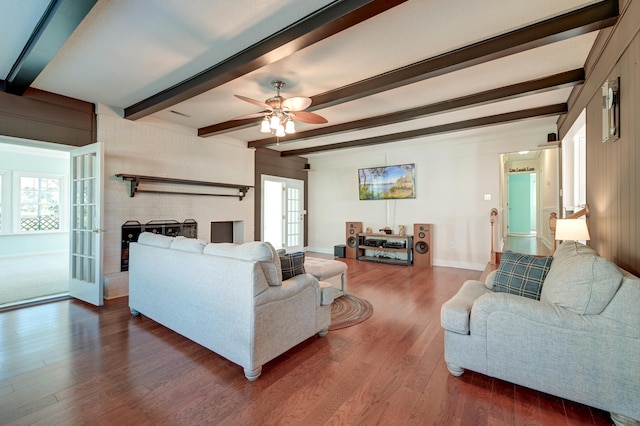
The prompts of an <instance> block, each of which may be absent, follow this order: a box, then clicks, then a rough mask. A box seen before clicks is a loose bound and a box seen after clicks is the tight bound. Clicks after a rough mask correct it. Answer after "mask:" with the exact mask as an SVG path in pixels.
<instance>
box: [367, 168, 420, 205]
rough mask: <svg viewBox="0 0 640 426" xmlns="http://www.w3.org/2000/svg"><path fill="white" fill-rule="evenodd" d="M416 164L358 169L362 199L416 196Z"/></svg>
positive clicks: (391, 198) (390, 198)
mask: <svg viewBox="0 0 640 426" xmlns="http://www.w3.org/2000/svg"><path fill="white" fill-rule="evenodd" d="M415 177H416V165H415V164H398V165H395V166H382V167H367V168H362V169H358V186H359V189H360V199H361V200H394V199H404V198H416V186H415V182H416V179H415Z"/></svg>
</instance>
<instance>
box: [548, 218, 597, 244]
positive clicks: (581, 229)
mask: <svg viewBox="0 0 640 426" xmlns="http://www.w3.org/2000/svg"><path fill="white" fill-rule="evenodd" d="M590 239H591V237H590V236H589V229H588V228H587V221H586V220H582V219H558V220H557V221H556V240H562V241H569V240H571V241H588V240H590Z"/></svg>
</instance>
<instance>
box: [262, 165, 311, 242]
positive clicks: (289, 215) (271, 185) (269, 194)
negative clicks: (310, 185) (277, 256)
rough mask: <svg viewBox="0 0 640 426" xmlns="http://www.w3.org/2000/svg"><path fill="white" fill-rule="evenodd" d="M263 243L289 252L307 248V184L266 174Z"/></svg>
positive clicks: (263, 176) (263, 178) (263, 205)
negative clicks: (305, 234)
mask: <svg viewBox="0 0 640 426" xmlns="http://www.w3.org/2000/svg"><path fill="white" fill-rule="evenodd" d="M261 180H262V224H261V225H262V226H261V229H262V235H261V240H262V241H268V242H270V243H271V244H272V245H273V246H274V247H275V248H276V249H285V250H286V251H287V252H289V253H293V252H297V251H302V250H303V248H304V247H303V246H304V215H305V214H306V211H305V210H304V181H302V180H298V179H288V178H283V177H277V176H268V175H262V177H261Z"/></svg>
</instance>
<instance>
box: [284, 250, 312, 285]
mask: <svg viewBox="0 0 640 426" xmlns="http://www.w3.org/2000/svg"><path fill="white" fill-rule="evenodd" d="M280 265H281V266H282V281H284V280H288V279H289V278H292V277H295V276H296V275H300V274H304V273H306V272H305V270H304V252H301V251H299V252H297V253H290V254H283V255H280Z"/></svg>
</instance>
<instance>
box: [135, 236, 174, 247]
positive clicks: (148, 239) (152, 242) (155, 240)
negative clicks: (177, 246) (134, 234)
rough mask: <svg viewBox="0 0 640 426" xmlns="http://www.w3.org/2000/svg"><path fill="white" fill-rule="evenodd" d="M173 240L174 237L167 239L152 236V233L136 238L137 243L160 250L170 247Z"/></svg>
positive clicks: (167, 237)
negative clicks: (159, 248)
mask: <svg viewBox="0 0 640 426" xmlns="http://www.w3.org/2000/svg"><path fill="white" fill-rule="evenodd" d="M174 240H175V238H174V237H169V236H167V235H162V234H154V233H153V232H143V233H141V234H140V235H139V236H138V243H140V244H144V245H146V246H154V247H161V248H169V247H171V243H172V242H173V241H174Z"/></svg>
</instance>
